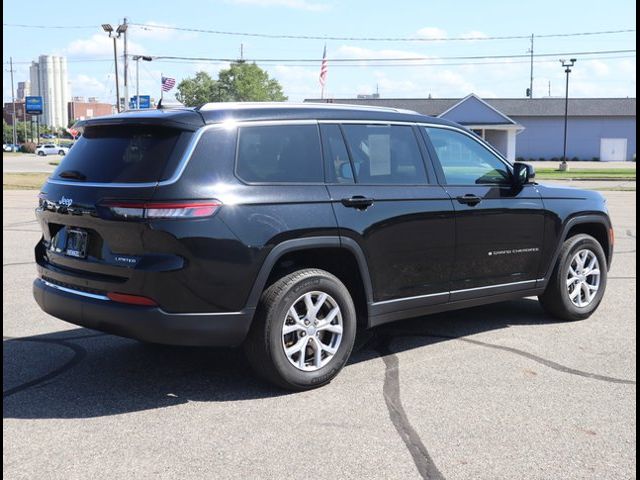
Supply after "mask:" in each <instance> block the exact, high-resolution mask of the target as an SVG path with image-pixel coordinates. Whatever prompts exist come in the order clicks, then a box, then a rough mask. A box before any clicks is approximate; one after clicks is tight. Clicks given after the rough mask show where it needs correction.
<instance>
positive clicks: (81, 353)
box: [2, 337, 87, 399]
mask: <svg viewBox="0 0 640 480" xmlns="http://www.w3.org/2000/svg"><path fill="white" fill-rule="evenodd" d="M4 338H7V337H4ZM8 340H9V341H11V342H42V343H53V344H56V345H60V346H62V347H66V348H69V349H70V350H72V351H73V357H71V359H70V360H69V361H68V362H66V363H64V364H63V365H61V366H60V367H58V368H56V369H55V370H53V371H51V372H49V373H47V374H45V375H42V376H40V377H38V378H34V379H33V380H29V381H28V382H24V383H22V384H20V385H17V386H15V387H13V388H9V389H7V390H3V392H2V398H3V399H5V398H7V397H10V396H11V395H15V394H16V393H20V392H23V391H24V390H27V389H29V388H33V387H36V386H38V385H40V384H42V383H44V382H48V381H50V380H52V379H54V378H56V377H58V376H60V375H62V374H63V373H65V372H67V371H68V370H71V369H72V368H73V367H75V366H76V365H78V364H79V363H80V362H81V361H82V360H84V358H85V357H86V356H87V351H86V350H85V349H84V348H82V347H81V346H79V345H76V344H74V343H68V342H66V341H65V340H62V339H59V340H58V339H55V340H54V339H51V340H49V339H46V340H45V339H42V338H27V337H25V338H9V339H8Z"/></svg>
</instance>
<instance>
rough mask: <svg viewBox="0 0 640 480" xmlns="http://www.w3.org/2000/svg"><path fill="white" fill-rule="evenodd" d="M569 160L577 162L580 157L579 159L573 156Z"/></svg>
mask: <svg viewBox="0 0 640 480" xmlns="http://www.w3.org/2000/svg"><path fill="white" fill-rule="evenodd" d="M571 161H572V162H579V161H580V159H579V158H578V157H573V158H572V159H571Z"/></svg>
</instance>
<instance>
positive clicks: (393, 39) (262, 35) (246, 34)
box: [2, 23, 636, 42]
mask: <svg viewBox="0 0 640 480" xmlns="http://www.w3.org/2000/svg"><path fill="white" fill-rule="evenodd" d="M129 25H131V26H134V27H137V28H139V29H142V30H153V29H156V30H158V29H161V30H175V31H182V32H194V33H209V34H214V35H232V36H242V37H259V38H275V39H298V40H347V41H363V42H447V41H466V42H471V41H473V42H475V41H485V40H516V39H525V38H530V36H531V34H526V35H497V36H473V35H465V36H461V37H440V38H435V37H353V36H343V35H296V34H272V33H257V32H233V31H225V30H209V29H204V28H189V27H173V26H170V25H155V24H148V23H130V24H129ZM2 26H3V27H15V28H37V29H70V28H71V29H88V28H96V29H97V28H99V25H31V24H25V23H3V24H2ZM635 31H636V30H635V29H631V28H629V29H620V30H601V31H594V32H572V33H548V34H535V36H536V37H539V38H561V37H580V36H592V35H614V34H620V33H635Z"/></svg>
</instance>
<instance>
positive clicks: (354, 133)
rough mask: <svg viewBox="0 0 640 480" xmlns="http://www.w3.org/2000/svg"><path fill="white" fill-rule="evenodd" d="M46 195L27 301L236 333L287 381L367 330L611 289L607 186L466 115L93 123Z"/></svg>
mask: <svg viewBox="0 0 640 480" xmlns="http://www.w3.org/2000/svg"><path fill="white" fill-rule="evenodd" d="M80 127H81V128H82V131H83V133H82V136H81V138H80V139H79V140H78V141H77V143H76V145H75V146H74V147H73V149H72V150H71V151H70V152H69V154H68V155H67V156H66V157H65V158H64V160H63V161H62V163H61V164H60V166H59V167H58V168H57V169H56V171H55V172H54V173H53V174H52V175H51V177H50V178H49V179H48V181H47V182H46V184H45V185H44V186H43V188H42V192H41V193H40V199H39V206H38V208H37V218H38V219H39V222H40V225H41V227H42V232H43V237H42V240H41V241H40V242H39V243H38V245H37V246H36V249H35V255H36V261H37V265H38V274H39V278H37V279H36V280H35V282H34V289H33V290H34V295H35V298H36V300H37V302H38V304H39V305H40V307H41V308H42V309H43V310H44V311H45V312H47V313H49V314H51V315H54V316H56V317H58V318H61V319H63V320H66V321H68V322H71V323H74V324H77V325H82V326H85V327H89V328H93V329H97V330H102V331H105V332H111V333H114V334H117V335H122V336H126V337H132V338H136V339H139V340H142V341H147V342H155V343H166V344H177V345H211V346H236V345H241V344H244V346H245V349H246V352H247V355H248V357H249V359H250V362H251V363H252V365H253V366H254V367H255V369H256V370H257V371H258V372H259V373H261V374H262V375H263V376H264V377H266V378H267V379H268V380H270V381H272V382H274V383H276V384H278V385H280V386H283V387H285V388H290V389H298V390H302V389H306V388H312V387H316V386H319V385H323V384H326V383H327V382H329V381H330V380H331V379H332V378H333V377H334V376H335V375H336V374H337V373H338V372H339V371H340V369H341V368H342V367H343V366H344V365H345V363H346V362H347V359H348V358H349V354H350V353H351V349H352V346H353V342H354V337H355V333H356V328H359V327H360V328H368V327H374V326H376V325H380V324H383V323H386V322H391V321H394V320H399V319H402V318H407V317H415V316H419V315H424V314H428V313H432V312H440V311H444V310H451V309H459V308H465V307H470V306H474V305H480V304H486V303H492V302H499V301H503V300H508V299H513V298H518V297H527V296H531V295H537V296H539V298H540V301H541V303H542V305H543V307H544V308H545V310H546V311H547V312H549V313H550V314H551V315H553V316H555V317H558V318H560V319H564V320H576V319H582V318H586V317H588V316H589V315H590V314H591V313H592V312H593V311H594V310H595V309H596V308H597V306H598V304H599V303H600V301H601V300H602V296H603V294H604V290H605V286H606V281H607V270H608V268H609V265H610V264H611V257H612V251H613V233H612V228H611V223H610V221H609V217H608V214H607V208H606V205H605V200H604V199H603V197H602V196H601V195H600V194H598V193H594V192H588V191H581V190H574V189H567V188H555V187H549V186H543V185H539V184H537V183H534V182H533V178H534V172H533V169H532V168H531V167H530V166H528V165H526V164H520V163H516V164H515V165H513V166H512V165H510V164H509V163H508V162H507V161H506V160H505V159H504V158H503V157H502V156H501V155H500V154H499V153H498V152H497V151H496V150H495V149H494V148H492V147H491V146H490V145H489V144H487V143H485V142H484V141H483V140H482V139H481V138H479V137H478V136H477V135H475V134H474V133H472V132H470V131H469V130H467V129H465V128H464V127H461V126H459V125H456V124H453V123H450V122H447V121H444V120H439V119H436V118H431V117H426V116H422V115H419V114H417V113H414V112H408V111H402V110H395V109H384V108H366V107H355V106H353V107H351V106H338V105H313V104H303V105H293V104H209V105H205V106H203V107H201V108H196V109H177V110H158V111H138V112H131V113H125V114H121V115H116V116H111V117H103V118H96V119H91V120H87V121H84V122H83V123H82V125H80Z"/></svg>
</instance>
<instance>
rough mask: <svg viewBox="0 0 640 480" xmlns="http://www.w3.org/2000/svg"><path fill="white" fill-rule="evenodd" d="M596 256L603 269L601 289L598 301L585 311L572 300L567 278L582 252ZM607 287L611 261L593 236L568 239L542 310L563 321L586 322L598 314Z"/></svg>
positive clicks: (545, 294) (599, 289)
mask: <svg viewBox="0 0 640 480" xmlns="http://www.w3.org/2000/svg"><path fill="white" fill-rule="evenodd" d="M585 249H586V250H590V251H591V252H593V253H594V254H595V255H596V257H597V259H598V263H599V267H600V285H599V287H598V291H597V292H596V295H595V297H594V298H593V300H592V301H591V303H589V305H587V306H585V307H578V306H577V305H575V304H574V303H573V302H572V301H571V299H570V298H569V291H568V289H567V275H568V273H569V267H570V265H571V260H572V259H573V257H574V255H575V254H576V253H577V252H578V251H579V250H585ZM606 287H607V257H606V255H605V253H604V250H603V249H602V246H601V245H600V243H599V242H598V241H597V240H596V239H595V238H593V237H592V236H591V235H586V234H579V235H576V236H574V237H571V238H568V239H567V240H566V241H565V242H564V244H563V245H562V249H561V250H560V255H559V256H558V261H557V262H556V265H555V268H554V269H553V273H552V274H551V278H550V279H549V283H548V285H547V288H546V289H545V291H544V293H543V294H542V295H540V296H539V297H538V299H539V300H540V303H541V304H542V308H544V310H545V311H546V312H547V313H548V314H549V315H551V316H553V317H555V318H558V319H560V320H566V321H575V320H584V319H585V318H588V317H589V316H591V314H592V313H593V312H595V311H596V309H597V308H598V306H599V305H600V302H601V301H602V297H603V296H604V292H605V289H606Z"/></svg>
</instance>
